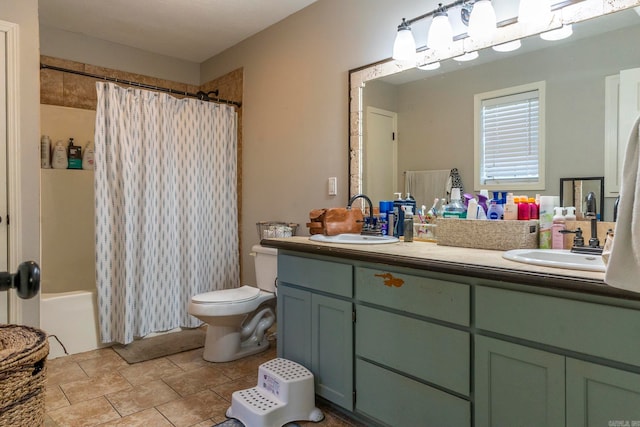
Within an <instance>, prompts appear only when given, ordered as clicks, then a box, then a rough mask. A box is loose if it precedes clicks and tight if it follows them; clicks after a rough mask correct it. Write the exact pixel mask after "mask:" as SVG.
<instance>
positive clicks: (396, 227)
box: [393, 193, 404, 237]
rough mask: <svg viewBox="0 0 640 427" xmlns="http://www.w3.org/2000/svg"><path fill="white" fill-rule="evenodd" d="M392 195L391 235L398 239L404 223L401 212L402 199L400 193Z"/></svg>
mask: <svg viewBox="0 0 640 427" xmlns="http://www.w3.org/2000/svg"><path fill="white" fill-rule="evenodd" d="M393 195H394V199H393V235H394V236H395V237H400V236H402V231H403V230H402V228H403V227H404V224H403V223H402V222H403V221H404V212H403V211H402V206H403V204H404V200H403V199H402V193H393Z"/></svg>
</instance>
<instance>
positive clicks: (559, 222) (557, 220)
mask: <svg viewBox="0 0 640 427" xmlns="http://www.w3.org/2000/svg"><path fill="white" fill-rule="evenodd" d="M562 209H563V208H562V207H556V208H554V210H555V215H554V216H553V225H551V249H564V234H562V233H561V232H560V230H564V229H565V228H566V227H565V218H564V216H563V215H562Z"/></svg>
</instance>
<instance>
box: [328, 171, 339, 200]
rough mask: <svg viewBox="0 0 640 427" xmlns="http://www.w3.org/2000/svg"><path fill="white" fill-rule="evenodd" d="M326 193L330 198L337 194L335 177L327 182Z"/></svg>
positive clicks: (336, 179)
mask: <svg viewBox="0 0 640 427" xmlns="http://www.w3.org/2000/svg"><path fill="white" fill-rule="evenodd" d="M327 192H328V193H329V195H330V196H335V195H336V194H338V178H336V177H335V176H332V177H331V178H329V180H328V181H327Z"/></svg>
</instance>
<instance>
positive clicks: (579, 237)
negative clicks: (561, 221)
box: [560, 227, 584, 246]
mask: <svg viewBox="0 0 640 427" xmlns="http://www.w3.org/2000/svg"><path fill="white" fill-rule="evenodd" d="M560 233H562V234H569V233H571V234H575V235H576V237H574V238H573V246H584V237H582V228H580V227H578V228H576V229H575V230H566V229H565V230H560Z"/></svg>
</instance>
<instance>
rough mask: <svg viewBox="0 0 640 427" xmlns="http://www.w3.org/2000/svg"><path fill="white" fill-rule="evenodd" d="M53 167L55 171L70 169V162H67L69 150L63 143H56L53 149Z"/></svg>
mask: <svg viewBox="0 0 640 427" xmlns="http://www.w3.org/2000/svg"><path fill="white" fill-rule="evenodd" d="M51 166H52V167H53V168H54V169H67V168H68V167H69V162H68V161H67V148H66V147H65V146H64V143H63V142H62V141H58V142H56V146H55V147H53V153H52V156H51Z"/></svg>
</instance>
